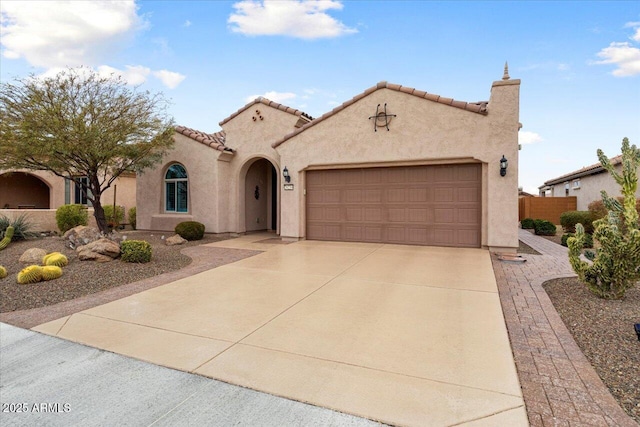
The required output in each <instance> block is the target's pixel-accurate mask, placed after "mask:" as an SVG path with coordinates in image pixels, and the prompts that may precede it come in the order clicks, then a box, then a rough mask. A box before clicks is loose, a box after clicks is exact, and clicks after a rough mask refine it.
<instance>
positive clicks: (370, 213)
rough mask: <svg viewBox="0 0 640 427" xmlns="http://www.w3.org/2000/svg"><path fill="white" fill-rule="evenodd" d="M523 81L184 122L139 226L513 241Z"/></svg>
mask: <svg viewBox="0 0 640 427" xmlns="http://www.w3.org/2000/svg"><path fill="white" fill-rule="evenodd" d="M519 90H520V80H511V79H510V78H509V76H508V72H507V70H506V69H505V75H504V77H503V80H501V81H496V82H494V83H493V85H492V87H491V97H490V100H489V101H485V102H475V103H468V102H461V101H456V100H453V99H450V98H445V97H442V96H438V95H434V94H430V93H426V92H423V91H420V90H417V89H413V88H409V87H404V86H400V85H396V84H390V83H387V82H380V83H378V84H377V85H376V86H373V87H371V88H369V89H367V90H366V91H364V93H361V94H359V95H357V96H355V97H354V98H353V99H351V100H348V101H347V102H345V103H344V104H342V105H340V106H338V107H336V108H335V109H333V110H332V111H330V112H328V113H326V114H324V115H323V116H321V117H319V118H317V119H312V118H311V117H309V116H308V115H306V114H304V113H303V112H301V111H299V110H295V109H293V108H289V107H286V106H284V105H282V104H278V103H275V102H272V101H269V100H267V99H265V98H258V99H256V100H254V101H253V102H251V103H249V104H247V105H245V106H244V107H243V108H241V109H240V110H238V111H237V112H235V113H233V114H232V115H231V116H229V117H227V118H226V119H224V120H222V121H221V122H220V126H221V128H222V131H220V132H217V133H213V134H209V133H204V132H200V131H196V130H193V129H189V128H186V127H182V126H179V127H177V128H176V133H175V137H174V139H175V142H176V145H175V148H174V149H173V150H172V151H171V152H170V153H169V154H167V155H166V156H165V157H164V159H163V161H162V163H161V164H160V165H159V166H158V167H157V168H155V169H150V170H147V171H145V172H144V173H143V174H141V175H139V176H138V189H137V192H138V197H137V206H138V207H137V220H138V228H139V229H148V230H165V231H170V230H173V228H174V227H175V225H176V224H178V223H179V222H181V221H186V220H195V221H199V222H202V223H203V224H205V226H206V231H207V232H211V233H244V232H249V231H254V230H273V231H275V232H276V233H277V234H279V235H280V236H282V237H283V238H285V239H300V238H306V239H316V240H342V241H358V242H386V243H399V244H419V245H435V246H462V247H485V248H491V249H495V250H514V249H515V248H516V247H517V246H518V237H517V222H518V185H517V178H518V130H519V128H520V126H521V125H520V124H519V122H518V116H519ZM503 156H504V157H505V158H506V159H507V160H508V161H509V163H508V170H507V173H506V175H505V176H501V173H500V160H501V159H502V157H503Z"/></svg>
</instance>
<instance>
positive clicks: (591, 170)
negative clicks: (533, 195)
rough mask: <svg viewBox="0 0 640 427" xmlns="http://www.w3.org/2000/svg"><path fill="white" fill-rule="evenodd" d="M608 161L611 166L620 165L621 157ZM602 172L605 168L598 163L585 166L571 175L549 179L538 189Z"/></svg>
mask: <svg viewBox="0 0 640 427" xmlns="http://www.w3.org/2000/svg"><path fill="white" fill-rule="evenodd" d="M609 160H610V161H611V164H612V165H614V166H616V165H619V164H620V163H622V155H618V156H615V157H612V158H610V159H609ZM604 171H605V168H603V167H602V165H601V164H600V162H598V163H595V164H593V165H591V166H585V167H583V168H582V169H578V170H576V171H573V172H571V173H568V174H565V175H562V176H559V177H557V178H553V179H550V180H549V181H545V183H544V185H541V186H540V188H542V187H544V186H547V185H554V184H559V183H562V182H565V181H569V180H572V179H574V178H580V177H582V176H587V175H595V174H597V173H600V172H604Z"/></svg>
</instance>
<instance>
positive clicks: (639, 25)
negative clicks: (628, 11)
mask: <svg viewBox="0 0 640 427" xmlns="http://www.w3.org/2000/svg"><path fill="white" fill-rule="evenodd" d="M624 27H625V28H633V29H634V30H636V32H635V34H634V35H632V36H631V40H635V41H637V42H640V22H627V23H626V24H624Z"/></svg>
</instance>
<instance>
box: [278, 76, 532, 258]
mask: <svg viewBox="0 0 640 427" xmlns="http://www.w3.org/2000/svg"><path fill="white" fill-rule="evenodd" d="M519 83H520V82H519V80H509V81H499V82H495V83H494V85H493V87H492V90H491V99H490V102H489V106H488V111H489V113H488V114H487V115H486V116H485V115H481V114H477V113H473V112H469V111H466V110H462V109H459V108H454V107H451V106H447V105H443V104H440V103H436V102H432V101H429V100H425V99H421V98H418V97H415V96H412V95H408V94H405V93H402V92H398V91H394V90H390V89H386V88H384V89H379V90H377V91H375V92H373V93H372V94H370V95H368V96H367V97H365V98H363V99H361V100H359V101H357V102H356V103H354V104H352V105H350V106H348V107H346V108H345V109H344V110H342V111H340V112H338V113H337V114H335V115H334V116H331V117H329V118H327V119H326V120H324V121H322V122H320V123H318V124H316V125H315V126H313V127H311V128H309V129H307V130H306V131H304V132H302V133H300V134H298V135H296V136H294V137H293V138H291V139H289V140H287V141H285V142H284V143H283V144H282V145H280V146H279V147H278V152H279V153H280V156H281V165H282V167H284V166H286V167H287V168H288V169H289V172H290V174H291V176H292V181H291V182H292V183H293V184H294V190H293V191H282V192H281V195H282V206H283V209H282V214H281V235H282V236H283V237H291V238H299V237H304V236H305V217H304V213H305V209H304V206H305V202H304V197H305V196H304V194H305V192H304V188H305V187H304V178H305V172H306V171H307V170H309V169H314V168H315V169H321V168H339V167H348V166H354V165H357V166H360V167H362V166H387V165H388V166H391V165H410V164H416V165H417V164H438V163H468V162H478V163H481V164H482V165H483V167H482V183H483V185H482V188H483V200H482V203H483V221H482V245H483V246H485V247H490V248H493V249H497V250H501V249H513V248H516V247H517V246H518V237H517V222H518V185H517V177H518V129H519V122H518V116H519ZM385 103H386V104H387V110H388V113H390V114H396V115H397V117H395V118H393V119H392V121H391V124H390V126H389V128H390V131H387V130H386V129H385V128H378V131H377V132H374V131H373V123H372V121H371V120H368V117H370V116H372V115H374V113H375V111H376V105H377V104H385ZM502 155H504V156H505V157H506V158H507V159H508V160H509V168H508V172H507V175H506V176H505V177H501V176H500V172H499V161H500V159H501V157H502Z"/></svg>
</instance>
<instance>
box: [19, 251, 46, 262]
mask: <svg viewBox="0 0 640 427" xmlns="http://www.w3.org/2000/svg"><path fill="white" fill-rule="evenodd" d="M46 254H47V251H45V250H44V249H40V248H31V249H27V250H26V251H24V253H23V254H22V256H21V257H20V259H19V260H18V261H20V262H21V263H23V264H36V265H40V264H42V258H44V256H45V255H46Z"/></svg>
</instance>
